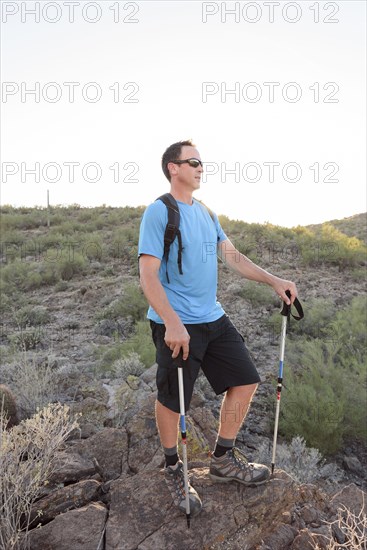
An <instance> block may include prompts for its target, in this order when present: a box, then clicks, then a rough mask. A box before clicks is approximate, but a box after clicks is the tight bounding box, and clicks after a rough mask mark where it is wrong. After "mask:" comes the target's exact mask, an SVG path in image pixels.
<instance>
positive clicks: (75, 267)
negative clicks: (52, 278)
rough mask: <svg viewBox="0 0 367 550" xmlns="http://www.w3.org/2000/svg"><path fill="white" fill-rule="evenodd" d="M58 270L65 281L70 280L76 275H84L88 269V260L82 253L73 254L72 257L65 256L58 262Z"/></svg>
mask: <svg viewBox="0 0 367 550" xmlns="http://www.w3.org/2000/svg"><path fill="white" fill-rule="evenodd" d="M57 267H58V272H59V275H60V277H61V279H62V280H63V281H70V280H71V279H73V278H74V277H75V276H76V275H83V274H85V273H86V270H87V262H86V261H85V259H84V257H83V256H82V255H81V254H78V253H76V254H73V257H72V258H64V259H62V260H61V261H60V262H58V264H57Z"/></svg>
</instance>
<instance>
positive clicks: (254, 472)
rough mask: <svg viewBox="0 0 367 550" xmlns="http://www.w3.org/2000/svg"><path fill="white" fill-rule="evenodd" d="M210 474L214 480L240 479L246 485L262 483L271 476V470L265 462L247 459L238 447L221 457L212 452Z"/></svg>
mask: <svg viewBox="0 0 367 550" xmlns="http://www.w3.org/2000/svg"><path fill="white" fill-rule="evenodd" d="M209 476H210V478H211V479H213V480H214V481H221V482H226V481H239V482H240V483H243V484H244V485H261V484H262V483H265V482H266V481H267V480H268V479H269V477H270V470H269V468H268V467H267V466H264V465H263V464H254V463H251V462H248V461H247V458H246V457H245V455H244V454H243V453H242V452H241V451H240V450H239V449H237V448H236V447H233V448H232V449H229V450H228V451H227V452H226V454H225V455H223V456H220V457H219V458H218V457H216V456H214V454H212V459H211V463H210V470H209Z"/></svg>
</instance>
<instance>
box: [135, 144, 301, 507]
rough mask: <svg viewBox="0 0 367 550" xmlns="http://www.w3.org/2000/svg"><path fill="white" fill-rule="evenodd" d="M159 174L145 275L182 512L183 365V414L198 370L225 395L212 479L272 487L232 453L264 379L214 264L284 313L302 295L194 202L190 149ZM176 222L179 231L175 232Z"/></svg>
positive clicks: (164, 425) (160, 408)
mask: <svg viewBox="0 0 367 550" xmlns="http://www.w3.org/2000/svg"><path fill="white" fill-rule="evenodd" d="M162 170H163V172H164V174H165V176H166V178H167V179H168V181H169V182H170V186H171V188H170V195H168V196H167V195H166V196H162V197H160V200H156V201H155V202H154V203H152V204H150V205H149V206H148V207H147V209H146V210H145V212H144V215H143V218H142V221H141V225H140V236H139V250H138V253H139V269H140V282H141V286H142V289H143V292H144V294H145V296H146V298H147V300H148V303H149V310H148V314H147V317H148V319H149V320H150V324H151V329H152V338H153V341H154V344H155V347H156V356H157V364H158V368H157V376H156V380H157V388H158V394H157V400H156V410H155V412H156V421H157V427H158V431H159V436H160V441H161V444H162V448H163V451H164V455H165V470H164V471H165V479H166V482H167V485H168V488H169V491H170V493H171V495H172V499H173V501H174V503H175V505H176V506H177V507H178V508H179V509H180V510H181V511H182V512H185V491H184V473H183V463H182V461H181V460H180V459H179V456H178V449H177V439H178V421H179V411H180V407H179V392H178V381H177V366H178V363H177V361H179V360H182V361H183V380H184V395H185V410H186V411H187V410H188V408H189V405H190V400H191V397H192V393H193V387H194V383H195V379H196V377H197V376H198V373H199V370H200V368H202V370H203V372H204V374H205V376H206V377H207V379H208V381H209V383H210V385H211V386H212V388H213V390H214V392H215V393H216V394H217V395H219V394H224V398H223V402H222V405H221V411H220V423H219V431H218V436H217V441H216V445H215V448H214V452H213V453H212V455H211V463H210V471H209V473H210V477H211V478H212V479H213V480H216V481H221V482H226V481H231V480H234V481H238V482H240V483H243V484H245V485H255V484H261V483H264V482H266V481H267V480H268V479H269V477H270V471H269V469H268V468H267V467H266V466H264V465H262V464H255V463H249V462H248V461H247V459H246V457H245V455H244V454H243V453H242V452H241V451H240V449H238V448H236V447H235V440H236V437H237V434H238V431H239V429H240V428H241V426H242V423H243V421H244V419H245V416H246V414H247V411H248V409H249V406H250V403H251V400H252V397H253V395H254V393H255V391H256V388H257V385H258V383H259V382H260V377H259V374H258V372H257V370H256V368H255V366H254V364H253V362H252V360H251V357H250V355H249V352H248V350H247V348H246V346H245V343H244V340H243V338H242V336H241V335H240V333H239V332H238V331H237V330H236V328H235V327H234V325H233V324H232V322H231V320H230V319H229V317H228V315H226V313H225V311H224V310H223V308H222V306H221V304H220V303H219V302H218V301H217V297H216V294H217V256H218V257H219V258H220V259H221V260H222V261H223V262H224V263H225V264H226V265H228V266H229V267H231V268H233V269H234V270H235V271H236V272H237V273H238V274H239V275H241V276H243V277H245V278H247V279H251V280H254V281H258V282H260V283H266V284H268V285H270V286H271V287H272V288H273V289H274V291H275V292H276V294H278V296H279V297H280V298H281V299H282V300H284V302H286V303H287V304H289V303H293V301H294V299H295V298H296V296H297V289H296V286H295V284H294V283H293V282H291V281H287V280H285V279H280V278H279V277H276V276H274V275H272V274H270V273H268V272H267V271H265V270H263V269H261V268H260V267H258V266H257V265H256V264H254V263H253V262H252V261H251V260H249V259H248V258H247V257H246V256H244V255H243V254H241V253H240V252H239V251H238V250H236V248H235V247H234V245H233V244H232V243H231V241H230V240H229V239H228V237H227V236H226V234H225V233H224V231H223V229H222V227H221V225H220V223H219V221H218V217H217V216H216V214H214V213H213V212H211V211H209V209H208V208H207V207H206V206H205V205H203V204H202V203H201V202H200V201H197V200H196V199H194V198H193V192H194V191H196V190H197V189H199V188H200V180H201V175H202V172H203V165H202V162H201V159H200V154H199V152H198V150H197V149H196V146H195V145H194V144H193V143H192V142H191V141H190V140H188V141H180V142H177V143H174V144H173V145H171V146H170V147H168V148H167V149H166V151H165V152H164V154H163V156H162ZM172 197H173V198H172ZM177 208H178V209H179V211H178V212H179V213H178V212H177ZM175 216H176V217H175ZM177 216H179V218H177ZM177 219H179V227H175V225H176V224H177ZM165 237H166V245H165ZM173 239H174V240H173ZM172 241H173V242H172ZM286 291H289V292H290V299H289V298H288V296H287V295H286ZM189 496H190V509H191V516H195V515H196V514H197V513H199V512H200V510H201V507H202V503H201V500H200V497H199V495H198V494H197V492H196V491H195V489H194V488H193V487H192V486H191V485H190V484H189Z"/></svg>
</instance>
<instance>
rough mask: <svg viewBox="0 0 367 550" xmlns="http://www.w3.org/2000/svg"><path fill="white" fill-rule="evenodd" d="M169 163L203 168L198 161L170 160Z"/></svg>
mask: <svg viewBox="0 0 367 550" xmlns="http://www.w3.org/2000/svg"><path fill="white" fill-rule="evenodd" d="M170 162H173V164H185V163H187V164H189V165H190V166H192V167H193V168H197V167H198V166H201V167H203V163H202V162H201V160H199V159H194V158H192V159H185V160H171V161H170Z"/></svg>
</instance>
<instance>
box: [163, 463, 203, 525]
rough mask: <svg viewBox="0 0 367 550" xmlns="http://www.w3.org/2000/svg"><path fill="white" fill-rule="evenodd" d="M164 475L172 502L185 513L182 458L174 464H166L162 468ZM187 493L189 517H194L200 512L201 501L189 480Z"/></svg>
mask: <svg viewBox="0 0 367 550" xmlns="http://www.w3.org/2000/svg"><path fill="white" fill-rule="evenodd" d="M164 477H165V479H166V483H167V487H168V489H169V492H170V493H171V496H172V500H173V502H174V504H175V505H176V506H177V507H178V508H179V509H180V510H181V512H183V513H184V514H186V499H185V496H186V494H185V479H184V470H183V462H182V460H179V461H178V462H177V463H176V464H175V465H174V466H166V468H165V469H164ZM189 495H190V496H189V498H190V515H191V517H194V516H196V515H197V514H198V513H199V512H200V510H201V508H202V503H201V500H200V497H199V495H198V494H197V492H196V491H195V489H194V488H193V487H191V485H190V481H189Z"/></svg>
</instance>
